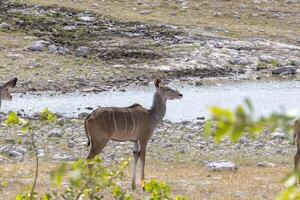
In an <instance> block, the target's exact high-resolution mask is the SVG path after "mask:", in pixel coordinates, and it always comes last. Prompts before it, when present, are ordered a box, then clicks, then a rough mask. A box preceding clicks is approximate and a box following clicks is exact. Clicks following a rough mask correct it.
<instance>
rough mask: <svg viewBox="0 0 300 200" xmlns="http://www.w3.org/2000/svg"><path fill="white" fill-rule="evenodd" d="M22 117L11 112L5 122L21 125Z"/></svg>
mask: <svg viewBox="0 0 300 200" xmlns="http://www.w3.org/2000/svg"><path fill="white" fill-rule="evenodd" d="M19 123H20V118H19V117H18V116H17V114H16V113H15V112H10V113H9V114H8V116H7V119H6V120H5V124H6V125H7V126H12V125H19Z"/></svg>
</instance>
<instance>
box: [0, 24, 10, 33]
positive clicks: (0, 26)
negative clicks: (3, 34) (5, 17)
mask: <svg viewBox="0 0 300 200" xmlns="http://www.w3.org/2000/svg"><path fill="white" fill-rule="evenodd" d="M9 29H10V25H9V24H8V23H6V22H2V23H1V24H0V30H3V31H6V30H9Z"/></svg>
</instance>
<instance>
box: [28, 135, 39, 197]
mask: <svg viewBox="0 0 300 200" xmlns="http://www.w3.org/2000/svg"><path fill="white" fill-rule="evenodd" d="M28 132H29V135H30V138H31V143H32V147H33V149H34V152H35V176H34V182H33V185H32V188H31V192H30V199H32V197H33V193H34V189H35V186H36V182H37V179H38V172H39V158H38V152H37V149H36V146H35V142H34V138H33V131H32V130H29V131H28Z"/></svg>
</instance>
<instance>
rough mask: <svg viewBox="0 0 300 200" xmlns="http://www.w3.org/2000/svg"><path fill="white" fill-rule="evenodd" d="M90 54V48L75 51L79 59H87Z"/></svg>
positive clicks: (80, 48)
mask: <svg viewBox="0 0 300 200" xmlns="http://www.w3.org/2000/svg"><path fill="white" fill-rule="evenodd" d="M88 54H89V48H88V47H79V48H77V49H76V51H75V56H77V57H85V58H86V57H87V56H88Z"/></svg>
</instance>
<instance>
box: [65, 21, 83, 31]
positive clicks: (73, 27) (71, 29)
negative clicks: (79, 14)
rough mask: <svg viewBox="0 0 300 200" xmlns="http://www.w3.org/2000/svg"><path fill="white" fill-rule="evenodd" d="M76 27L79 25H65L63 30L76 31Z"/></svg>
mask: <svg viewBox="0 0 300 200" xmlns="http://www.w3.org/2000/svg"><path fill="white" fill-rule="evenodd" d="M83 21H84V20H83ZM76 29H77V26H73V25H71V26H65V27H63V30H65V31H74V30H76Z"/></svg>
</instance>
